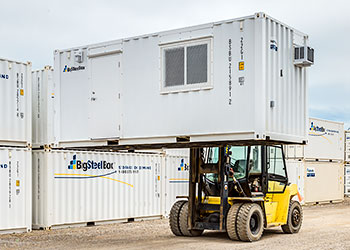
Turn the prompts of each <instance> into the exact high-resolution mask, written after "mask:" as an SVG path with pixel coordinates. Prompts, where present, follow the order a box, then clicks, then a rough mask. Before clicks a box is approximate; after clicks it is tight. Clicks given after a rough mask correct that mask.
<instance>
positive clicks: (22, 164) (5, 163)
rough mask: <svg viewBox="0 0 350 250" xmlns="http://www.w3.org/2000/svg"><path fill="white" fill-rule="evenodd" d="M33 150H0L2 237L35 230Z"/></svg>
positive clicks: (0, 220)
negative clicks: (33, 225) (33, 217)
mask: <svg viewBox="0 0 350 250" xmlns="http://www.w3.org/2000/svg"><path fill="white" fill-rule="evenodd" d="M31 157H32V154H31V151H30V150H28V149H20V148H0V211H1V215H0V216H1V219H0V234H2V233H12V232H27V231H30V230H31V228H32V214H31V212H32V169H31V164H32V162H31Z"/></svg>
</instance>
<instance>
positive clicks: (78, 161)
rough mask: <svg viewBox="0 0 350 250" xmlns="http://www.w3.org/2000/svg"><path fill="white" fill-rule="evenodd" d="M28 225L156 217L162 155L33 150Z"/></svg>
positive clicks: (60, 224) (45, 225)
mask: <svg viewBox="0 0 350 250" xmlns="http://www.w3.org/2000/svg"><path fill="white" fill-rule="evenodd" d="M33 175H34V177H33V181H34V183H33V228H45V229H46V228H50V227H54V226H62V225H74V224H78V225H79V224H84V225H86V223H88V222H96V223H106V222H114V221H127V220H128V219H129V218H134V219H141V218H145V217H148V218H149V217H158V218H159V217H161V216H162V212H161V183H160V182H161V156H160V155H155V154H132V153H127V154H126V153H112V152H91V151H60V150H53V151H44V150H38V151H33Z"/></svg>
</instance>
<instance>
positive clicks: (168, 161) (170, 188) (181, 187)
mask: <svg viewBox="0 0 350 250" xmlns="http://www.w3.org/2000/svg"><path fill="white" fill-rule="evenodd" d="M189 166H190V165H189V154H184V155H182V156H181V155H176V156H175V155H167V156H166V157H165V169H164V173H165V175H164V178H163V180H164V184H165V187H164V188H165V192H164V193H165V195H164V200H163V207H164V212H163V215H164V216H165V217H168V216H169V214H170V210H171V207H172V206H173V204H174V203H175V202H176V200H178V199H176V197H177V196H188V187H189V183H188V182H189Z"/></svg>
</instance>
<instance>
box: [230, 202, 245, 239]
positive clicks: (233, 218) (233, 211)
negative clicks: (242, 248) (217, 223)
mask: <svg viewBox="0 0 350 250" xmlns="http://www.w3.org/2000/svg"><path fill="white" fill-rule="evenodd" d="M242 204H243V203H234V204H233V205H232V206H231V207H230V210H228V213H227V219H226V228H227V234H228V237H229V238H230V239H231V240H239V238H238V234H237V230H236V229H237V214H238V211H239V209H240V208H241V206H242Z"/></svg>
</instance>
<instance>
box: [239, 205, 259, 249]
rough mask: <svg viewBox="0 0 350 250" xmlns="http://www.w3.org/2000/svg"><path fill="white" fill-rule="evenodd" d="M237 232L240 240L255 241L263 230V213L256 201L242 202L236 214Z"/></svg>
mask: <svg viewBox="0 0 350 250" xmlns="http://www.w3.org/2000/svg"><path fill="white" fill-rule="evenodd" d="M236 227H237V234H238V237H239V239H240V240H241V241H250V242H252V241H257V240H259V239H260V238H261V236H262V234H263V232H264V214H263V211H262V209H261V206H260V205H258V204H256V203H244V204H243V205H242V206H241V207H240V209H239V210H238V214H237V226H236Z"/></svg>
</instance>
